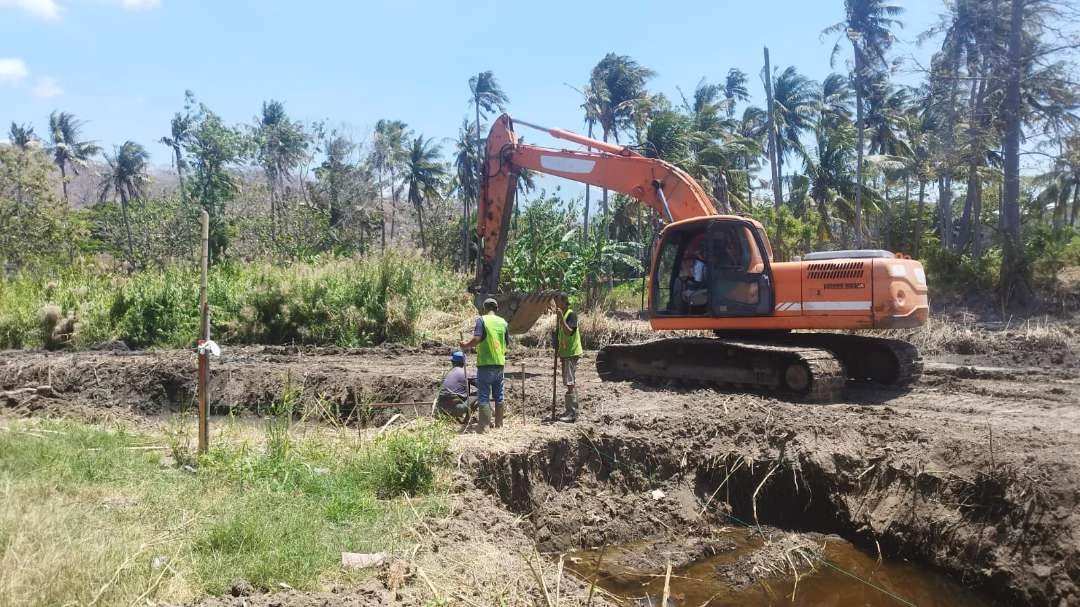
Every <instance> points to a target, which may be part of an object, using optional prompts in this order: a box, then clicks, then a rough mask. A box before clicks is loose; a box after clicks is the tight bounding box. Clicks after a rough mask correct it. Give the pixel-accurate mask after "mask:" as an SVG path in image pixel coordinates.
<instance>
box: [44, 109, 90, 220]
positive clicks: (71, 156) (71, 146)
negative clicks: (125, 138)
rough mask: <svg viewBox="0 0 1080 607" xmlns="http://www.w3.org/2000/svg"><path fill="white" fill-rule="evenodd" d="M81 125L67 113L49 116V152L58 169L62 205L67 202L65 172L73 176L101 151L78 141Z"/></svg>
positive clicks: (88, 143)
mask: <svg viewBox="0 0 1080 607" xmlns="http://www.w3.org/2000/svg"><path fill="white" fill-rule="evenodd" d="M82 125H83V123H82V122H81V121H79V120H76V119H75V116H74V115H72V114H69V113H67V112H53V113H52V114H49V136H50V137H51V139H52V143H51V145H50V146H49V152H50V153H51V154H52V157H53V162H54V163H56V166H57V167H58V168H59V169H60V184H61V187H62V188H63V191H64V203H65V204H67V203H68V202H69V200H68V183H67V170H68V169H69V168H70V169H71V172H72V173H74V174H75V175H78V174H79V169H80V168H82V167H85V166H86V165H87V163H88V162H89V160H90V158H91V157H92V156H94V155H96V154H97V153H99V152H100V151H101V148H100V147H98V146H97V144H96V143H94V142H93V141H79V137H80V135H81V133H80V131H81V130H82Z"/></svg>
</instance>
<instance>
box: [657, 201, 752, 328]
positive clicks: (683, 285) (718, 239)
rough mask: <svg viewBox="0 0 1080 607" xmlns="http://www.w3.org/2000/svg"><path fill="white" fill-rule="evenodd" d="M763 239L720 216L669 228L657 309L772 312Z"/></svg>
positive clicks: (663, 249)
mask: <svg viewBox="0 0 1080 607" xmlns="http://www.w3.org/2000/svg"><path fill="white" fill-rule="evenodd" d="M759 240H760V239H758V238H756V237H755V234H754V232H753V230H752V229H751V228H749V227H747V226H746V225H744V224H743V223H742V222H738V221H724V220H716V221H709V222H702V223H699V224H694V225H690V226H686V227H683V228H682V229H679V230H677V231H672V232H670V233H669V234H668V235H667V236H666V237H665V239H664V242H663V243H662V244H661V247H660V251H659V259H658V263H657V275H656V277H655V280H654V282H653V284H654V288H655V289H656V292H655V293H654V297H653V301H654V302H655V307H654V310H653V312H654V313H655V314H657V315H660V316H756V315H763V314H769V313H771V312H772V299H773V298H772V287H771V281H770V279H769V275H768V271H767V266H766V264H765V263H764V259H763V258H762V255H761V253H760V245H759Z"/></svg>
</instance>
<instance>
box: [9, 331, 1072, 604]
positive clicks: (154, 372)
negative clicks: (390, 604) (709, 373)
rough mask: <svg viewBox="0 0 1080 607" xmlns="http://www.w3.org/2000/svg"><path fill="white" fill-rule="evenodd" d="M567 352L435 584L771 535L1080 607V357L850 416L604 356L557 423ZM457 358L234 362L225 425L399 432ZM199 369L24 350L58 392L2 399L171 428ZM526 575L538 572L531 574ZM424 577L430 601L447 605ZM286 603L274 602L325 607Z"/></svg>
mask: <svg viewBox="0 0 1080 607" xmlns="http://www.w3.org/2000/svg"><path fill="white" fill-rule="evenodd" d="M549 355H550V352H543V351H534V352H533V353H530V354H529V355H528V356H526V357H524V358H518V359H516V360H515V361H514V362H512V363H511V364H510V365H509V367H508V371H510V372H512V373H511V374H510V377H509V378H508V383H509V385H510V392H509V396H508V402H509V403H510V405H511V412H512V413H513V415H512V416H511V421H510V422H509V423H508V424H507V427H505V428H504V429H502V430H501V431H498V432H496V433H493V434H488V435H483V436H480V435H472V434H465V435H462V436H460V437H458V438H457V439H456V440H455V443H454V447H453V448H454V451H455V452H456V453H457V466H458V470H459V472H458V478H457V480H456V481H455V486H456V493H455V495H454V500H455V503H456V504H457V505H456V506H455V515H454V516H453V517H452V518H448V519H447V520H445V521H434V522H432V523H431V528H432V529H433V532H432V533H433V536H432V539H431V540H430V541H431V543H432V544H433V545H438V546H439V548H437V549H435V550H431V551H425V552H424V553H423V554H422V555H420V556H419V557H417V559H418V560H417V563H418V564H419V565H420V566H421V567H424V568H425V569H428V571H429V575H430V577H433V578H434V579H435V584H434V585H435V586H436V588H438V587H439V584H440V583H442V582H440V580H443V581H445V582H446V583H447V584H450V583H451V581H452V580H455V579H457V576H458V575H459V574H460V575H462V576H467V574H468V572H469V571H473V573H472V581H471V582H469V584H470V588H472V589H473V590H472V591H471V592H473V595H472V596H474V598H473V599H472V601H473V602H474V603H475V602H477V601H479V603H480V604H483V602H484V601H483V600H482V598H475V597H484V596H488V595H486V594H485V593H486V592H495V591H496V589H497V588H498V587H499V586H500V585H501V584H502V583H503V582H500V580H501V579H503V578H502V577H500V576H499V575H496V574H495V573H488V574H484V573H481V574H479V575H477V574H476V573H475V571H476V570H477V568H476V567H475V565H476V562H477V561H478V560H483V559H487V558H491V557H492V556H494V558H496V559H498V558H499V556H498V555H506V554H515V555H516V554H529V553H531V551H532V550H533V548H534V547H535V548H536V549H537V550H539V551H540V552H551V553H557V552H561V551H565V550H568V549H573V548H583V547H595V546H601V545H605V544H616V543H625V542H629V541H634V540H639V539H642V538H655V537H658V536H668V537H692V538H701V537H707V536H709V535H710V534H711V533H712V531H711V530H712V529H715V527H716V526H717V525H731V524H736V523H737V522H746V523H752V522H754V521H755V519H756V520H757V521H759V522H760V523H761V524H767V525H771V526H775V527H779V528H783V529H790V530H796V531H807V532H810V531H812V532H820V533H835V534H839V535H841V536H843V537H845V538H847V539H849V540H851V541H853V542H855V543H856V544H857V545H860V546H862V547H864V548H866V549H868V550H871V551H878V550H880V552H881V553H882V554H883V555H884V556H886V557H900V558H907V559H911V560H914V561H918V562H921V563H925V564H929V565H932V566H934V567H937V568H940V569H942V570H944V571H946V572H948V573H949V574H950V575H951V576H953V577H954V578H955V579H957V580H959V581H961V582H962V583H964V584H966V585H969V586H971V587H974V588H979V589H982V590H984V591H986V592H988V593H989V594H990V596H992V597H995V598H996V600H999V601H1001V602H1002V603H1007V604H1031V605H1069V604H1076V603H1080V370H1078V369H1077V368H1076V366H1075V365H1076V358H1075V355H1074V354H1073V353H1071V352H1067V353H1066V354H1065V355H1062V356H1044V355H1039V356H1032V357H1024V356H1020V357H1006V356H1001V355H1000V352H999V353H997V354H994V355H993V356H990V355H986V356H979V355H970V356H960V355H955V354H954V355H950V356H948V357H940V358H938V359H937V360H935V359H934V358H932V357H931V358H929V359H928V361H927V362H928V364H927V370H926V373H925V374H924V376H923V378H922V380H921V382H920V383H919V384H917V385H916V386H915V387H914V389H913V390H911V391H909V392H906V393H892V392H883V391H879V390H869V389H858V388H856V389H852V390H850V391H849V393H848V395H847V397H846V398H845V401H846V402H842V403H837V404H831V405H803V404H793V403H787V402H781V401H777V400H774V399H771V398H768V397H763V396H755V395H746V394H724V393H717V392H712V391H681V392H680V391H668V390H659V389H655V388H650V387H646V386H640V385H635V384H633V383H620V384H609V383H602V382H600V381H599V380H598V378H597V377H596V375H595V372H594V370H593V366H592V355H590V354H587V355H586V357H585V360H583V361H582V365H581V367H582V371H581V373H580V375H581V382H582V383H581V391H582V397H581V400H582V406H583V410H584V414H583V419H582V420H581V421H580V422H579V423H578V424H576V425H566V424H554V425H551V424H543V423H540V422H539V421H538V420H539V418H540V416H541V415H543V414H546V413H547V411H548V407H549V405H550V395H551V376H550V359H549V358H548V356H549ZM444 359H445V349H444V348H441V347H437V346H431V347H427V348H413V349H410V348H375V349H367V350H356V351H328V350H309V351H304V350H298V349H290V348H265V349H264V348H243V349H230V350H228V351H227V352H226V354H225V356H224V357H223V358H222V359H220V360H218V361H215V365H214V376H215V383H214V388H215V390H216V394H217V395H218V407H217V410H218V411H225V410H232V411H239V412H249V411H250V412H257V411H259V410H260V408H261V407H263V406H265V405H266V404H267V403H268V402H270V401H271V400H272V399H273V398H274V397H275V396H276V395H277V394H278V393H280V390H281V386H282V385H283V383H284V382H286V381H290V382H294V383H295V384H296V385H299V386H302V388H303V396H302V399H303V400H305V402H309V403H310V402H314V401H315V400H316V399H319V400H320V402H322V403H324V404H325V403H331V404H332V405H333V406H334V407H335V408H336V410H337V412H338V414H340V415H342V416H343V417H349V418H351V419H365V420H367V421H369V422H372V421H378V419H377V418H378V415H379V412H377V411H373V410H371V409H365V408H364V407H365V404H370V403H373V402H383V401H396V402H400V401H405V400H409V401H412V400H423V399H426V398H430V395H431V390H432V389H433V387H434V386H435V385H436V383H437V381H438V379H439V377H440V375H441V373H442V372H443V371H444V370H445V368H446V361H445V360H444ZM522 362H523V363H524V364H525V367H526V398H525V404H526V407H525V412H526V418H525V420H524V421H522V419H521V417H520V410H519V408H518V405H519V403H521V402H522V400H521V396H520V388H519V387H518V386H520V381H521V380H520V375H519V372H520V364H521V363H522ZM193 368H194V356H193V355H192V354H190V353H188V352H163V353H154V354H132V353H108V352H98V353H92V352H88V353H79V354H52V355H46V354H43V353H7V355H5V356H3V362H0V389H3V390H12V389H16V388H21V387H27V386H40V385H48V386H50V387H51V390H50V391H39V392H38V393H20V394H17V395H9V396H6V397H0V410H2V411H3V414H4V415H8V416H11V415H41V414H67V415H77V416H81V417H89V418H100V417H102V416H109V417H121V418H125V417H128V418H139V419H146V418H150V419H153V418H155V417H156V416H159V415H161V414H164V413H167V412H169V411H175V410H177V409H179V408H180V407H181V406H184V405H186V404H187V403H189V402H190V398H191V388H192V384H191V378H192V377H193V376H194V373H193ZM403 412H405V413H408V409H406V410H403ZM413 412H414V414H415V413H416V412H417V411H413ZM360 413H363V414H364V415H360ZM656 490H659V492H656ZM658 495H660V496H662V497H657V496H658ZM519 560H520V559H519ZM507 566H509V565H507ZM551 567H553V565H552V563H551V562H548V561H545V562H544V563H543V564H542V570H543V571H548V572H550V569H551ZM517 568H518V570H519V573H520V572H527V571H528V569H525V568H524V561H522V563H519V564H518V565H517ZM480 569H481V570H483V568H480ZM514 579H515V580H516V581H515V582H513V584H514V585H513V586H511V587H510V589H509V592H510V594H513V592H514V591H515V589H516V592H517V593H518V594H517V595H515V596H523V597H529V596H531V597H534V598H537V597H540V596H541V594H540V590H539V585H538V584H537V583H536V582H535V579H534V578H530V577H529V576H528V575H526V574H524V573H522V574H521V576H520V577H518V578H514ZM413 580H414V581H413V582H411V583H412V584H413V586H414V592H415V593H416V594H417V595H418V596H419V595H429V594H428V593H429V590H428V587H427V585H426V584H423V583H421V582H419V581H417V580H416V579H415V577H414V578H413ZM564 584H565V586H566V587H565V588H564V589H563V592H564V593H566V596H568V597H571V599H572V598H573V597H578V598H580V597H581V596H584V593H585V586H584V585H583V584H580V583H578V582H575V581H569V580H567V581H564ZM503 590H504V591H506V588H505V587H504V588H503ZM346 595H347V592H346ZM342 596H345V595H342ZM283 599H284V597H278V598H277V599H273V600H276V601H277V602H278V603H283V604H297V605H302V604H310V603H305V602H304V601H306V599H303V598H302V597H301V598H296V599H295V600H293V599H288V600H284V601H283ZM537 600H538V601H539V600H540V599H539V598H537ZM468 602H469V601H468V600H466V601H465V603H463V604H466V603H468ZM247 604H259V603H257V602H256V603H253V602H251V599H248V603H247ZM320 604H322V603H320ZM329 604H334V603H333V601H331V602H330V603H329ZM342 604H348V603H347V602H343V603H342ZM563 604H566V603H565V602H564V603H563ZM594 604H597V603H596V601H594Z"/></svg>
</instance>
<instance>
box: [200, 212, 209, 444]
mask: <svg viewBox="0 0 1080 607" xmlns="http://www.w3.org/2000/svg"><path fill="white" fill-rule="evenodd" d="M201 223H202V260H201V270H202V273H201V276H200V279H199V313H200V314H201V321H200V324H199V329H200V330H199V333H200V335H199V343H200V344H205V343H206V342H207V341H209V339H210V304H209V302H208V301H207V297H208V296H207V290H208V289H207V273H208V270H209V265H210V214H209V213H207V212H206V211H205V210H203V212H202V218H201ZM209 385H210V352H209V351H208V350H207V348H200V349H199V378H198V394H199V440H198V450H199V453H206V450H207V449H208V448H209V446H210V428H209V422H208V420H207V409H208V408H209V405H208V400H209V399H208V398H207V389H208V386H209Z"/></svg>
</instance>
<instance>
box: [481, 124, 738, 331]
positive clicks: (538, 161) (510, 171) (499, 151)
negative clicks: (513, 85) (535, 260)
mask: <svg viewBox="0 0 1080 607" xmlns="http://www.w3.org/2000/svg"><path fill="white" fill-rule="evenodd" d="M521 124H525V125H528V126H530V127H532V128H536V129H540V130H542V131H544V132H545V133H547V134H548V135H551V136H552V137H555V138H558V139H563V140H566V141H572V142H574V143H578V144H581V145H584V146H586V147H589V148H594V149H595V150H597V151H570V150H556V149H552V148H546V147H541V146H536V145H529V144H524V143H520V142H518V138H517V135H516V133H515V132H514V123H513V121H512V120H511V118H510V115H509V114H503V115H501V116H499V117H498V118H497V119H496V120H495V124H494V125H492V127H491V132H490V134H489V135H488V140H487V153H486V156H485V159H484V168H483V171H484V174H483V179H481V186H480V206H479V212H478V214H477V218H476V231H477V234H478V235H479V237H480V238H481V240H482V242H483V243H484V248H483V254H482V256H481V263H480V265H479V266H478V268H477V276H476V282H475V284H474V290H475V291H476V292H477V293H482V294H492V293H497V292H498V287H499V274H500V273H501V271H502V261H503V254H504V252H505V250H506V237H507V232H508V230H509V228H510V217H511V215H512V213H513V208H514V196H515V194H516V192H517V180H518V176H519V175H520V172H521V169H523V168H524V169H531V170H534V171H538V172H541V173H546V174H548V175H555V176H558V177H563V178H565V179H570V180H572V181H578V182H581V183H586V184H589V185H593V186H596V187H600V188H605V189H608V190H612V191H614V192H620V193H622V194H626V195H627V196H631V197H633V198H636V199H638V200H640V201H642V202H643V203H645V204H646V205H648V206H649V207H651V208H653V209H655V210H656V211H657V212H659V213H660V215H661V216H662V217H664V219H665V220H667V221H669V222H671V221H680V220H683V219H690V218H694V217H704V216H708V215H716V214H717V211H716V207H715V206H713V203H712V201H711V200H710V199H709V195H708V194H706V193H705V190H703V189H702V188H701V186H700V185H699V184H698V183H697V181H695V180H694V178H693V177H691V176H690V175H688V174H687V173H686V172H685V171H683V170H682V169H679V168H678V167H676V166H674V165H672V164H669V163H667V162H664V161H663V160H659V159H657V158H646V157H645V156H642V155H641V154H638V153H637V152H635V151H633V150H631V149H630V148H627V147H623V146H618V145H614V144H611V143H606V142H603V141H598V140H596V139H590V138H588V137H584V136H581V135H578V134H576V133H571V132H569V131H565V130H562V129H548V128H544V127H539V126H536V125H533V124H529V123H525V122H521ZM542 311H543V310H541V312H542ZM516 312H518V313H522V312H524V310H521V309H519V310H517V311H516ZM516 316H517V314H515V317H516ZM533 321H535V318H533ZM513 324H515V325H520V324H522V322H521V321H520V320H519V321H518V322H514V323H513ZM531 324H532V323H531V322H530V323H529V325H530V326H531ZM511 328H512V329H514V328H515V327H511ZM525 328H526V329H527V328H528V327H525Z"/></svg>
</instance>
